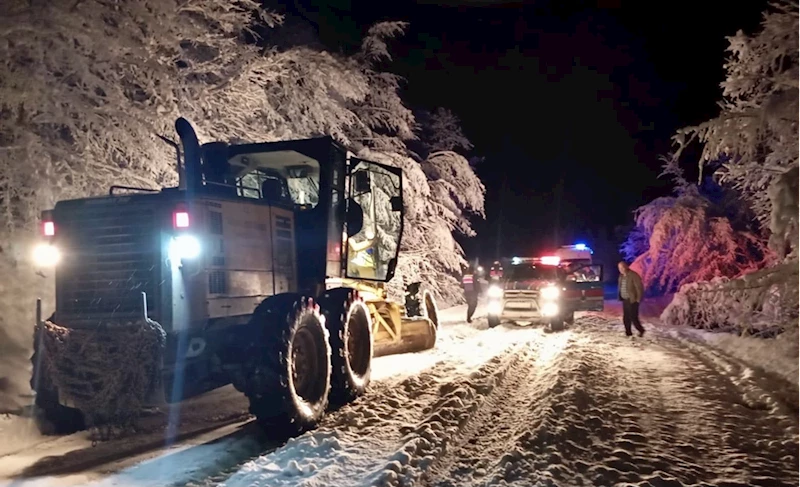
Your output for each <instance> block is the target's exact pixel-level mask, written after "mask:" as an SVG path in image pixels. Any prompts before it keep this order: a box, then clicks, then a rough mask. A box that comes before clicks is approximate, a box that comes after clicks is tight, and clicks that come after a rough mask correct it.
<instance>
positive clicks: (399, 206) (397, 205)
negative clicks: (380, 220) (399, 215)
mask: <svg viewBox="0 0 800 487" xmlns="http://www.w3.org/2000/svg"><path fill="white" fill-rule="evenodd" d="M389 204H390V205H392V211H403V199H402V198H401V197H399V196H392V197H391V198H389Z"/></svg>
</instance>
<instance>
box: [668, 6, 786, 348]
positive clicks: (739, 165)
mask: <svg viewBox="0 0 800 487" xmlns="http://www.w3.org/2000/svg"><path fill="white" fill-rule="evenodd" d="M728 41H729V44H730V46H729V48H728V51H729V52H730V58H729V59H728V62H727V63H726V64H725V70H726V72H727V76H726V79H725V81H724V82H723V83H722V88H723V101H722V103H721V104H720V107H721V113H720V115H719V116H718V117H716V118H714V119H712V120H709V121H707V122H704V123H702V124H700V125H697V126H694V127H687V128H685V129H683V130H681V131H680V132H679V133H678V134H677V135H676V136H675V137H674V141H675V143H676V145H677V151H676V153H675V155H674V161H675V164H676V165H677V160H678V158H680V156H681V154H682V153H683V151H684V150H685V148H686V147H687V146H689V145H690V144H691V143H693V142H696V141H697V142H700V143H701V144H702V145H703V157H702V159H701V161H700V168H701V172H702V170H703V168H704V166H706V165H707V164H708V163H709V162H710V161H715V160H717V159H719V158H720V157H721V156H724V157H725V158H726V159H727V161H726V162H725V163H724V164H723V169H722V171H721V180H722V181H723V182H727V183H730V184H731V185H732V187H733V188H735V189H737V190H738V191H740V192H741V195H742V196H743V197H744V198H745V199H746V200H747V201H748V202H749V203H750V205H751V207H752V209H753V212H754V213H755V216H756V220H757V221H758V222H759V223H760V224H761V225H763V226H764V227H768V228H769V231H770V233H771V235H770V239H769V242H770V247H771V249H772V250H773V251H774V252H775V253H776V254H777V255H778V257H779V258H780V259H782V261H778V262H777V263H772V265H771V266H769V267H767V268H764V269H761V270H758V271H756V272H751V273H745V274H744V275H742V276H740V277H739V278H737V279H732V280H727V279H724V278H721V277H717V278H715V279H713V280H710V281H706V282H698V283H695V284H688V285H686V286H683V287H682V288H681V291H680V292H679V293H678V294H677V295H676V296H675V299H674V300H673V303H672V304H671V305H670V307H669V308H667V310H665V312H664V315H663V318H664V319H665V321H667V322H671V323H680V324H693V325H695V326H704V327H710V328H723V329H736V330H738V331H748V330H753V329H756V330H758V331H759V332H763V330H765V329H767V330H772V332H773V333H774V332H775V330H777V332H780V331H781V330H784V329H786V328H787V327H792V328H796V327H797V320H798V301H797V297H798V278H797V268H798V248H797V246H798V237H797V232H798V230H797V229H798V223H797V220H798V195H797V192H798V189H797V188H798V183H797V179H798V149H799V147H798V109H799V108H800V105H799V104H798V74H799V73H798V6H797V4H796V3H790V2H779V3H775V4H773V5H771V8H770V10H769V11H767V12H766V13H765V14H764V19H763V21H762V24H761V30H760V31H759V32H757V33H755V34H754V35H750V36H748V35H746V34H744V33H743V32H741V31H739V32H738V33H737V34H736V35H735V36H733V37H730V38H728ZM687 238H688V237H687ZM765 263H767V262H765ZM687 282H688V281H687Z"/></svg>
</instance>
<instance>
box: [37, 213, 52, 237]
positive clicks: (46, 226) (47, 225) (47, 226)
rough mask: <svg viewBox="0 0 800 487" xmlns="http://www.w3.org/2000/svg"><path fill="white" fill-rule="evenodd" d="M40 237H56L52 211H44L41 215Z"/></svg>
mask: <svg viewBox="0 0 800 487" xmlns="http://www.w3.org/2000/svg"><path fill="white" fill-rule="evenodd" d="M41 221H42V236H43V237H54V236H55V235H56V223H55V221H54V220H53V211H52V210H46V211H43V212H42V214H41Z"/></svg>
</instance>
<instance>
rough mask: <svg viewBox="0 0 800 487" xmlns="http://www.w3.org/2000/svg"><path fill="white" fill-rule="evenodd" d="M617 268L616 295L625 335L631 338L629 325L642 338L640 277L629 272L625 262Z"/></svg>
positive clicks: (642, 290) (641, 286) (642, 289)
mask: <svg viewBox="0 0 800 487" xmlns="http://www.w3.org/2000/svg"><path fill="white" fill-rule="evenodd" d="M617 267H618V268H619V283H618V292H617V294H618V295H619V299H620V301H622V323H623V324H624V325H625V335H627V336H633V330H631V325H633V326H634V327H635V328H636V330H637V331H638V332H639V336H643V335H644V327H642V323H641V322H640V321H639V303H641V302H642V297H643V295H644V286H643V285H642V277H641V276H640V275H639V274H637V273H636V272H634V271H633V270H631V268H630V267H628V264H627V263H625V262H620V263H619V264H618V265H617Z"/></svg>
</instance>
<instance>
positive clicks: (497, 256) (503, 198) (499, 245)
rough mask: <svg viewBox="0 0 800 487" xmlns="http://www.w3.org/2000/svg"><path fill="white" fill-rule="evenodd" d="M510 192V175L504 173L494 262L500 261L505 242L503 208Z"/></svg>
mask: <svg viewBox="0 0 800 487" xmlns="http://www.w3.org/2000/svg"><path fill="white" fill-rule="evenodd" d="M507 191H508V175H507V173H506V172H505V171H503V182H502V183H501V184H500V211H498V212H497V240H496V242H495V249H494V260H500V258H501V257H502V256H501V255H500V250H501V249H502V240H503V207H504V206H505V204H506V192H507Z"/></svg>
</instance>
